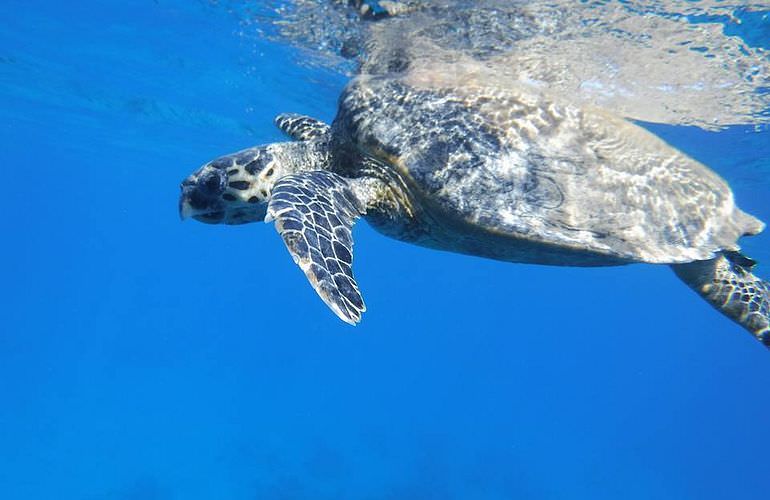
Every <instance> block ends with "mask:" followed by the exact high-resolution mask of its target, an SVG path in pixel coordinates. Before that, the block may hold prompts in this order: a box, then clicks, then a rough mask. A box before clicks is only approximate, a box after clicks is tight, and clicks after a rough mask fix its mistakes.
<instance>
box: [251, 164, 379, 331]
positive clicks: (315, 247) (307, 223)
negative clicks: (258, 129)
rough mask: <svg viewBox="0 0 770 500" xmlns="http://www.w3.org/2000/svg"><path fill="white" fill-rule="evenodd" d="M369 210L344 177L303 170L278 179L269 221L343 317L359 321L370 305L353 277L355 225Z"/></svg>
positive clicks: (354, 322) (312, 282) (292, 254)
mask: <svg viewBox="0 0 770 500" xmlns="http://www.w3.org/2000/svg"><path fill="white" fill-rule="evenodd" d="M364 211H365V206H364V204H363V203H362V202H361V201H360V200H359V199H358V198H357V197H356V195H355V193H354V192H353V189H352V188H351V186H350V183H349V181H348V180H347V179H345V178H344V177H341V176H339V175H337V174H334V173H332V172H327V171H312V172H302V173H296V174H291V175H287V176H285V177H282V178H281V179H280V180H279V181H278V182H276V183H275V185H274V186H273V189H272V193H271V195H270V201H269V203H268V206H267V217H266V218H265V222H270V221H271V220H275V227H276V229H277V230H278V232H279V233H280V235H281V238H283V241H284V243H286V247H287V248H288V249H289V252H290V253H291V256H292V257H293V258H294V262H296V263H297V265H299V267H300V268H301V269H302V270H303V271H304V272H305V275H306V276H307V278H308V280H309V281H310V284H311V285H313V288H315V291H316V292H318V295H320V296H321V298H322V299H323V301H324V302H326V305H328V306H329V307H330V308H331V309H332V310H333V311H334V312H335V314H337V316H339V317H340V319H341V320H343V321H345V322H346V323H350V324H351V325H355V324H356V323H357V322H358V321H360V319H361V313H363V312H364V311H365V310H366V306H365V305H364V301H363V299H362V298H361V292H360V291H359V290H358V284H357V283H356V280H355V278H354V277H353V270H352V265H353V237H352V234H351V229H352V227H353V224H354V223H355V221H356V219H357V218H358V217H359V216H360V215H361V214H363V212H364Z"/></svg>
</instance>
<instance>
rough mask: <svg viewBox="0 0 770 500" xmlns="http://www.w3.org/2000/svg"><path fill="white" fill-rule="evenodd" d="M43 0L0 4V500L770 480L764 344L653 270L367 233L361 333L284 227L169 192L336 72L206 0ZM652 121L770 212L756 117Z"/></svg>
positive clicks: (392, 494) (318, 99) (531, 494)
mask: <svg viewBox="0 0 770 500" xmlns="http://www.w3.org/2000/svg"><path fill="white" fill-rule="evenodd" d="M59 4H60V3H59V2H39V1H21V0H2V2H0V19H2V22H0V174H1V178H2V196H0V208H2V213H1V214H0V221H1V222H0V224H1V226H0V227H1V228H2V235H3V238H2V245H1V246H0V262H2V265H1V266H0V280H1V281H0V286H1V287H2V288H0V294H2V297H1V299H2V300H0V498H2V499H9V500H10V499H12V500H15V499H24V500H26V499H51V498H57V499H88V500H92V499H120V500H165V499H185V500H186V499H213V498H217V499H274V498H320V499H323V498H329V499H332V498H334V499H336V498H351V499H362V498H366V499H369V498H371V499H385V498H392V499H412V498H414V499H425V498H441V499H443V498H459V499H465V498H468V499H476V498H479V499H503V498H535V499H579V498H587V499H596V498H624V499H649V498H656V499H668V498H670V499H712V498H713V499H724V498H742V499H766V498H768V497H767V495H768V491H770V490H769V488H770V483H769V482H768V472H767V464H768V456H769V454H770V426H768V419H770V389H768V385H769V384H770V353H768V352H767V351H766V350H765V349H763V348H762V347H761V346H760V345H759V344H758V343H757V342H756V341H754V340H753V339H752V338H751V337H750V336H749V335H748V334H747V333H746V332H744V331H743V330H741V329H740V328H739V327H737V326H735V325H733V324H732V323H731V322H730V321H729V320H727V319H725V318H724V317H722V316H721V315H719V314H718V313H716V312H715V311H712V310H711V309H710V308H709V306H708V305H707V304H706V303H704V302H703V301H701V299H699V298H698V297H697V296H696V295H695V294H693V293H692V292H690V291H689V290H688V289H687V288H686V287H685V286H683V285H682V284H680V283H679V282H678V280H677V279H676V277H675V276H674V275H673V273H671V272H670V271H669V270H668V269H667V268H665V267H655V266H644V265H639V266H630V267H626V268H616V269H570V268H563V269H559V268H546V267H535V266H524V265H513V264H505V263H499V262H492V261H485V260H481V259H476V258H470V257H465V256H460V255H453V254H448V253H439V252H435V251H429V250H426V249H421V248H417V247H413V246H408V245H405V244H402V243H399V242H396V241H392V240H388V239H386V238H384V237H382V236H380V235H378V234H377V233H375V232H374V231H373V230H372V229H370V228H369V227H367V226H366V224H359V225H358V226H357V227H356V229H355V238H356V242H357V244H356V251H357V253H356V274H357V277H358V280H359V282H360V284H361V287H362V290H363V292H364V296H365V299H366V301H367V305H368V307H369V312H367V313H366V315H365V317H364V321H363V323H362V324H361V325H360V326H358V327H356V328H351V327H349V326H347V325H345V324H343V323H342V322H340V321H339V320H337V319H336V318H335V317H334V316H333V315H332V313H331V312H329V311H328V310H327V309H326V306H325V305H324V304H323V303H322V302H321V301H320V300H319V299H318V297H317V296H316V295H315V293H314V292H313V290H312V289H311V287H310V286H309V285H308V284H307V282H306V279H305V277H304V276H303V274H302V273H301V272H300V271H299V270H298V269H297V268H296V266H294V264H293V263H292V261H291V258H290V257H289V256H288V253H287V252H286V249H285V248H284V247H283V244H282V243H281V241H280V239H279V238H278V236H277V234H275V231H274V229H273V228H272V227H270V226H266V225H262V224H252V225H247V226H240V227H220V226H216V227H215V226H206V225H203V224H198V223H195V222H187V223H180V221H179V218H178V215H177V212H176V199H177V195H178V184H179V182H180V181H181V179H182V178H183V177H185V176H186V175H187V174H188V173H189V172H191V171H192V170H193V169H195V168H197V166H198V165H200V164H201V163H203V162H205V161H207V160H209V159H211V158H212V157H215V156H218V155H220V154H223V153H227V152H231V151H234V150H237V149H240V148H244V147H248V146H252V145H254V144H257V143H262V142H270V141H274V140H278V139H280V135H279V133H278V131H277V130H274V128H273V126H272V124H271V120H272V117H273V116H274V115H275V114H276V113H278V112H283V111H297V112H303V113H308V114H312V115H315V116H318V117H319V118H323V119H326V120H330V119H331V118H332V117H333V115H334V112H335V107H336V96H337V94H338V92H339V90H340V89H341V87H342V85H344V78H342V77H341V76H338V75H334V74H332V73H328V72H325V71H323V70H316V71H311V70H308V69H306V68H300V67H298V66H296V65H295V64H294V63H293V61H294V60H296V59H297V57H301V56H298V53H297V52H296V51H293V50H292V49H289V48H286V47H281V46H278V45H274V44H269V43H267V42H261V41H259V40H255V39H253V38H252V37H242V36H240V35H239V31H240V30H241V29H242V27H241V26H240V25H239V22H238V19H237V18H236V17H234V16H233V15H231V14H229V13H228V12H227V10H226V9H225V8H222V7H216V6H210V5H208V4H206V3H203V2H192V1H189V2H185V1H181V0H179V1H164V0H159V1H157V2H153V1H150V0H144V1H140V0H132V1H121V2H97V1H93V0H92V1H82V2H61V4H62V5H61V6H57V5H59ZM758 29H767V28H766V26H764V27H762V26H760V27H759V28H758ZM652 128H653V130H655V131H656V132H658V133H660V134H661V135H663V136H664V137H665V138H666V139H668V140H669V141H670V142H672V143H673V144H675V145H676V146H677V147H680V148H681V149H683V150H684V151H686V152H688V153H690V154H691V155H693V156H695V157H696V158H698V159H700V160H702V161H704V162H705V163H707V164H708V165H710V166H712V167H714V168H715V169H716V170H717V171H718V172H719V173H720V174H722V175H723V176H724V177H725V178H727V179H728V180H729V181H730V182H731V183H732V185H733V187H734V188H735V191H736V196H737V198H738V200H739V202H740V204H741V206H742V207H743V208H744V209H746V210H747V211H750V212H752V213H754V214H755V215H757V216H759V217H761V218H763V219H764V220H766V221H767V220H770V202H768V200H769V199H770V181H768V178H769V176H770V132H769V131H768V130H767V129H764V131H760V132H757V131H754V130H753V128H751V127H735V128H732V129H730V130H727V131H724V132H720V133H706V132H703V131H700V130H697V129H683V128H675V127H664V126H655V127H652ZM745 248H746V249H747V253H749V254H750V255H752V256H754V257H756V258H757V259H759V260H760V261H765V263H766V264H765V265H764V266H762V267H761V268H760V274H764V276H766V277H767V276H770V267H768V265H767V263H770V237H768V235H766V234H765V235H762V236H760V237H757V238H754V239H752V240H751V241H746V245H745Z"/></svg>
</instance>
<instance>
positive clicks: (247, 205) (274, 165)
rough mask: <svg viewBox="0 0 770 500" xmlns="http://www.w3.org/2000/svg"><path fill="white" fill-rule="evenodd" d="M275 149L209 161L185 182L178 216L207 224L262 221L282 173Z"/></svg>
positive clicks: (268, 147)
mask: <svg viewBox="0 0 770 500" xmlns="http://www.w3.org/2000/svg"><path fill="white" fill-rule="evenodd" d="M276 146H279V145H278V144H269V145H267V146H258V147H255V148H250V149H245V150H243V151H239V152H237V153H234V154H230V155H227V156H222V157H220V158H217V159H215V160H213V161H210V162H208V163H206V164H205V165H203V166H202V167H201V168H199V169H198V170H197V171H195V172H194V173H193V174H192V175H190V176H189V177H188V178H187V179H185V180H184V181H183V182H182V185H181V189H182V193H181V195H180V197H179V215H180V216H181V217H182V219H186V218H188V217H192V218H193V219H195V220H198V221H200V222H205V223H207V224H245V223H248V222H255V221H262V220H264V218H265V212H266V210H267V201H268V198H269V196H270V190H271V188H272V186H273V184H274V182H275V180H276V178H278V175H277V174H278V172H279V170H283V169H280V168H279V167H280V165H279V162H278V161H277V156H276V151H275V148H276Z"/></svg>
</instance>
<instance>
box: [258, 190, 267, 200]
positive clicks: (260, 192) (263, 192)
mask: <svg viewBox="0 0 770 500" xmlns="http://www.w3.org/2000/svg"><path fill="white" fill-rule="evenodd" d="M259 194H261V195H262V197H263V198H267V191H265V190H264V189H260V190H259Z"/></svg>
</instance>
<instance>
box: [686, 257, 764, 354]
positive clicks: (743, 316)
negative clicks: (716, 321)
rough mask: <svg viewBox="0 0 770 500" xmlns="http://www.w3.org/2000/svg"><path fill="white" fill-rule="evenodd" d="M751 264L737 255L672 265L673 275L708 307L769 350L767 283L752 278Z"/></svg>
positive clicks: (748, 260)
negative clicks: (709, 305) (746, 331)
mask: <svg viewBox="0 0 770 500" xmlns="http://www.w3.org/2000/svg"><path fill="white" fill-rule="evenodd" d="M753 265H754V261H752V260H751V259H748V258H746V257H743V256H742V255H740V254H738V253H737V252H725V253H724V254H720V255H719V256H718V257H717V258H715V259H711V260H703V261H696V262H690V263H688V264H676V265H672V266H671V267H672V268H673V269H674V272H676V274H677V276H679V278H680V279H681V280H682V281H684V282H685V283H687V285H688V286H689V287H690V288H692V289H693V290H695V291H696V292H698V294H699V295H700V296H701V297H703V298H704V299H706V301H708V303H709V304H711V305H712V306H714V307H715V308H716V309H718V310H719V311H721V312H722V314H724V315H725V316H727V317H728V318H730V319H732V320H733V321H735V322H736V323H738V324H740V325H741V326H742V327H744V328H745V329H746V330H748V331H749V332H751V333H752V334H753V335H754V336H755V337H756V338H757V340H759V341H760V342H762V343H763V344H764V345H765V346H766V347H768V348H770V283H768V282H766V281H764V280H762V279H760V278H758V277H756V276H754V275H753V274H752V273H751V268H752V267H753Z"/></svg>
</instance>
